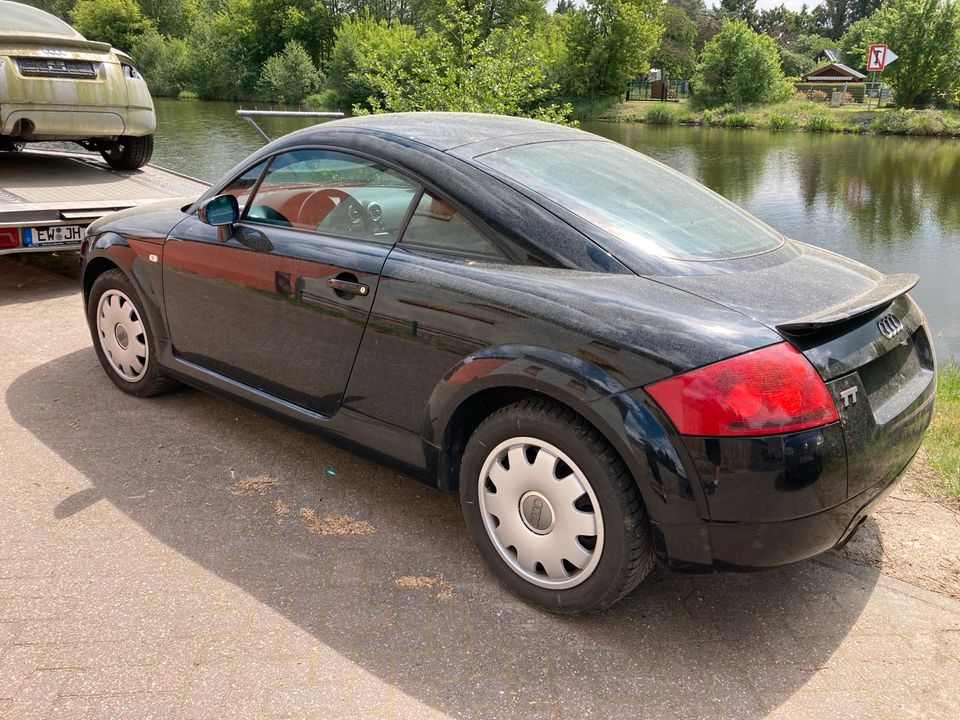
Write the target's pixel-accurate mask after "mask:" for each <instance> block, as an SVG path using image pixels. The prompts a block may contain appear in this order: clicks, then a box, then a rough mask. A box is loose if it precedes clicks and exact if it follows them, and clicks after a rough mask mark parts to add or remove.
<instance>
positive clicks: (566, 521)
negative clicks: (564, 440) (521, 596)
mask: <svg viewBox="0 0 960 720" xmlns="http://www.w3.org/2000/svg"><path fill="white" fill-rule="evenodd" d="M478 490H479V493H478V494H479V498H480V512H481V514H482V516H483V525H484V528H486V531H487V535H488V536H489V537H490V540H491V541H492V542H493V545H494V547H495V548H496V549H497V552H498V553H499V554H500V557H502V558H503V559H504V561H505V562H506V563H507V565H509V566H510V568H511V569H512V570H513V571H514V572H515V573H517V574H518V575H520V576H521V577H523V578H524V579H525V580H527V581H528V582H531V583H533V584H534V585H539V586H540V587H545V588H550V589H552V590H562V589H565V588H570V587H574V586H575V585H579V584H580V583H582V582H583V581H584V580H586V579H587V578H588V577H590V575H591V574H592V573H593V571H594V570H595V569H596V567H597V563H598V562H599V561H600V555H601V553H602V551H603V517H602V515H601V514H600V504H599V502H598V501H597V497H596V495H594V493H593V488H591V487H590V483H589V482H587V479H586V477H585V476H584V475H583V473H582V472H581V471H580V469H579V468H578V467H577V466H576V464H574V462H573V461H572V460H571V459H570V458H569V457H567V455H565V454H564V453H563V452H561V451H560V450H559V449H558V448H555V447H554V446H553V445H551V444H550V443H548V442H545V441H543V440H538V439H536V438H529V437H518V438H511V439H510V440H506V441H504V442H502V443H500V444H499V445H498V446H497V447H496V448H494V449H493V451H492V452H491V453H490V454H489V455H488V456H487V459H486V461H485V462H484V464H483V470H482V471H481V473H480V478H479V488H478Z"/></svg>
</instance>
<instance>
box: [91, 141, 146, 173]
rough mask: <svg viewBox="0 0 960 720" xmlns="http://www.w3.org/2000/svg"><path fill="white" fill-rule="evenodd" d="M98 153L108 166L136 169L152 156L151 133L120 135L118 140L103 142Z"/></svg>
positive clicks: (120, 168) (119, 168) (118, 168)
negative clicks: (138, 135)
mask: <svg viewBox="0 0 960 720" xmlns="http://www.w3.org/2000/svg"><path fill="white" fill-rule="evenodd" d="M100 154H101V155H102V156H103V159H104V160H106V161H107V164H109V165H110V167H112V168H115V169H117V170H136V169H137V168H141V167H143V166H144V165H146V164H147V163H148V162H150V158H152V157H153V135H144V136H143V137H129V136H126V135H124V136H121V137H120V139H119V140H114V141H112V142H104V143H103V144H102V145H101V146H100Z"/></svg>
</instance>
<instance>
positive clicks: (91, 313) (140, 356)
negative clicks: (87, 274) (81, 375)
mask: <svg viewBox="0 0 960 720" xmlns="http://www.w3.org/2000/svg"><path fill="white" fill-rule="evenodd" d="M141 307H142V302H141V301H140V298H139V296H138V295H137V293H136V290H134V288H133V285H132V284H131V283H130V281H129V280H127V278H126V276H124V274H123V273H122V272H120V271H119V270H109V271H107V272H105V273H103V274H102V275H100V276H99V277H98V278H97V279H96V280H95V281H94V283H93V287H92V288H91V289H90V298H89V300H88V302H87V322H88V323H89V325H90V333H91V335H92V336H93V346H94V348H95V349H96V352H97V358H98V359H99V360H100V364H101V365H102V366H103V369H104V370H105V371H106V373H107V375H108V376H109V377H110V379H111V380H112V381H113V383H114V384H115V385H116V386H117V387H119V388H120V389H121V390H123V391H124V392H127V393H130V394H131V395H137V396H139V397H149V396H151V395H158V394H160V393H162V392H165V391H166V390H169V389H170V388H172V387H175V386H176V382H175V381H173V380H171V379H169V378H167V377H165V376H164V375H163V374H162V373H161V372H160V368H159V365H158V363H157V348H156V343H155V341H154V339H153V333H152V331H151V329H150V324H149V321H148V320H147V318H146V317H145V316H144V315H143V312H142V311H141Z"/></svg>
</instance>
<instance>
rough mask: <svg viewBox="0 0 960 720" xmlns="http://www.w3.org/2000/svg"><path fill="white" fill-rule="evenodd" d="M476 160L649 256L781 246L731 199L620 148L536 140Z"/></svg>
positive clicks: (719, 255) (721, 255) (715, 254)
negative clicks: (536, 141)
mask: <svg viewBox="0 0 960 720" xmlns="http://www.w3.org/2000/svg"><path fill="white" fill-rule="evenodd" d="M475 160H476V161H477V162H479V163H480V164H481V165H484V166H486V167H488V168H490V169H491V170H494V171H496V172H497V173H499V174H501V175H503V176H505V177H506V178H508V179H510V180H512V181H514V182H516V183H518V184H520V185H523V186H524V187H526V188H528V189H530V190H532V191H534V192H535V193H537V194H539V195H541V196H543V197H544V198H546V199H548V200H551V201H553V202H555V203H557V204H558V205H560V206H562V207H563V208H565V209H566V210H568V211H570V212H572V213H574V214H575V215H577V216H579V217H580V218H582V219H584V220H586V221H587V222H589V223H591V224H593V225H595V226H596V227H598V228H600V229H602V230H604V231H606V232H608V233H609V234H611V235H613V236H614V237H615V238H618V239H619V240H621V241H623V242H626V243H629V244H630V245H633V246H635V247H636V248H637V249H639V250H641V251H643V252H647V253H650V254H652V255H658V256H663V257H671V258H677V259H682V260H722V259H729V258H734V257H742V256H746V255H754V254H757V253H760V252H765V251H768V250H773V249H774V248H777V247H779V246H780V245H781V244H782V242H783V238H782V236H781V235H780V234H779V233H777V232H776V231H775V230H773V229H772V228H770V227H769V226H767V225H765V224H764V223H762V222H761V221H759V220H757V219H756V218H754V217H753V216H752V215H750V214H749V213H747V212H746V211H744V210H742V209H740V208H739V207H737V206H736V205H734V204H733V203H732V202H730V201H729V200H726V199H725V198H723V197H722V196H720V195H718V194H716V193H715V192H713V191H712V190H709V189H708V188H706V187H704V186H703V185H701V184H700V183H698V182H695V181H694V180H691V179H690V178H688V177H686V176H685V175H683V174H681V173H679V172H677V171H676V170H672V169H671V168H669V167H667V166H666V165H663V164H661V163H659V162H657V161H656V160H652V159H651V158H648V157H647V156H646V155H642V154H640V153H638V152H634V151H633V150H630V149H629V148H626V147H624V146H623V145H619V144H617V143H613V142H608V141H604V140H595V141H594V140H557V141H550V142H540V143H532V144H529V145H519V146H514V147H510V148H505V149H502V150H496V151H494V152H491V153H487V154H484V155H480V156H478V157H477V158H475Z"/></svg>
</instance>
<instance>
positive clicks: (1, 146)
mask: <svg viewBox="0 0 960 720" xmlns="http://www.w3.org/2000/svg"><path fill="white" fill-rule="evenodd" d="M25 144H26V143H24V142H23V141H22V140H14V139H13V138H9V137H0V152H20V151H21V150H23V146H24V145H25Z"/></svg>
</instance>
